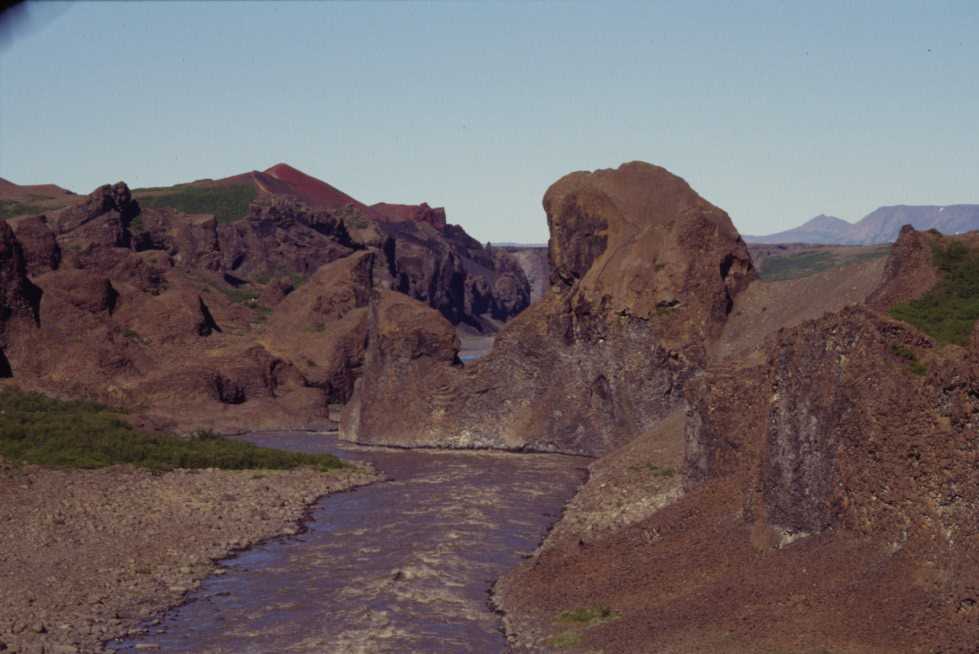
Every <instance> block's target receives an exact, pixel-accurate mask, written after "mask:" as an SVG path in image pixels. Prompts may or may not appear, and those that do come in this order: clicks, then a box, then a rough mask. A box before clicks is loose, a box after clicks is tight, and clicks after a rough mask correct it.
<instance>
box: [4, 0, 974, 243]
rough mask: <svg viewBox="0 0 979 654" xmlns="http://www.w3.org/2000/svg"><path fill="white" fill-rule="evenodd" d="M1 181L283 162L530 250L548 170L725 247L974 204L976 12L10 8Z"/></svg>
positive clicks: (854, 7) (687, 5)
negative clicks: (670, 200) (638, 181)
mask: <svg viewBox="0 0 979 654" xmlns="http://www.w3.org/2000/svg"><path fill="white" fill-rule="evenodd" d="M28 9H29V14H30V15H31V16H33V17H34V20H32V21H30V22H19V23H17V24H14V27H15V28H16V29H14V30H13V31H11V30H5V31H4V32H2V38H3V43H2V44H0V176H2V177H4V178H7V179H10V180H12V181H15V182H18V183H21V184H27V183H41V182H55V183H58V184H61V185H63V186H66V187H68V188H71V189H73V190H75V191H78V192H88V191H90V190H91V189H92V188H94V187H95V186H97V185H99V184H101V183H105V182H110V181H116V180H119V179H123V180H125V181H126V182H128V183H129V184H130V185H131V186H146V185H162V184H172V183H176V182H180V181H189V180H193V179H198V178H202V177H223V176H226V175H230V174H234V173H238V172H242V171H245V170H251V169H262V168H266V167H268V166H270V165H272V164H275V163H278V162H280V161H284V162H287V163H290V164H292V165H294V166H296V167H298V168H300V169H302V170H305V171H306V172H308V173H310V174H312V175H315V176H317V177H320V178H322V179H324V180H326V181H328V182H330V183H331V184H333V185H335V186H337V187H338V188H340V189H342V190H344V191H346V192H347V193H349V194H351V195H353V196H354V197H357V198H358V199H360V200H363V201H364V202H367V203H373V202H378V201H382V200H383V201H391V202H421V201H427V202H429V203H431V204H433V205H444V206H445V207H446V209H447V211H448V215H449V219H450V221H452V222H457V223H460V224H462V225H464V226H465V227H466V228H467V230H469V231H470V232H471V233H473V235H475V236H476V237H477V238H480V239H481V240H495V241H522V242H537V241H544V240H546V238H547V228H546V222H545V217H544V213H543V210H542V209H541V206H540V201H541V197H542V195H543V193H544V191H545V190H546V189H547V187H548V185H549V184H551V183H552V182H553V181H554V180H556V179H557V178H558V177H560V176H561V175H563V174H565V173H568V172H570V171H572V170H581V169H595V168H606V167H610V166H616V165H618V164H620V163H622V162H624V161H630V160H634V159H642V160H646V161H650V162H653V163H657V164H660V165H663V166H666V167H667V168H669V169H670V170H672V171H673V172H675V173H676V174H678V175H681V176H682V177H684V178H685V179H687V181H689V182H690V183H691V184H692V185H693V186H694V188H696V189H697V190H698V191H699V192H700V193H701V195H703V196H704V197H706V198H707V199H708V200H710V201H711V202H713V203H715V204H717V205H719V206H720V207H722V208H724V209H725V210H727V211H728V213H730V214H731V217H732V218H733V219H734V221H735V224H736V225H737V226H738V228H739V229H741V231H742V232H745V233H768V232H773V231H778V230H780V229H785V228H788V227H792V226H795V225H797V224H799V223H801V222H803V221H804V220H806V219H807V218H810V217H812V216H813V215H815V214H818V213H829V214H834V215H838V216H841V217H843V218H847V219H850V220H856V219H859V218H860V217H862V216H863V215H864V214H866V213H868V212H869V211H871V210H872V209H874V208H875V207H877V206H879V205H883V204H899V203H906V204H925V203H935V204H951V203H961V202H979V82H977V80H979V39H977V37H976V35H977V34H979V2H975V1H973V0H964V1H961V2H941V1H934V2H915V3H907V2H896V1H894V2H870V1H868V2H847V3H837V2H820V3H812V2H762V1H755V2H753V1H748V0H746V1H744V2H731V3H728V2H721V1H719V0H718V1H714V2H703V3H700V2H644V3H635V4H632V3H622V4H618V3H613V4H605V3H602V4H599V3H597V2H596V3H571V2H569V3H534V4H524V3H492V4H483V3H424V4H412V3H407V2H398V3H393V4H389V3H380V2H377V3H363V2H350V3H326V2H317V3H301V2H282V3H263V2H257V1H256V2H246V3H241V4H239V3H233V2H213V3H195V2H173V3H168V2H131V3H121V2H107V3H78V4H73V5H71V6H67V7H58V6H56V5H53V4H46V5H40V6H33V7H29V8H28Z"/></svg>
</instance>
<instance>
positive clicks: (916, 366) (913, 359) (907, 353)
mask: <svg viewBox="0 0 979 654" xmlns="http://www.w3.org/2000/svg"><path fill="white" fill-rule="evenodd" d="M891 354H893V355H895V356H897V357H900V358H901V359H904V360H905V361H906V362H907V363H908V365H909V366H910V367H911V372H913V373H914V374H916V375H924V374H926V373H927V372H928V366H926V365H925V364H923V363H921V362H920V361H918V355H916V354H915V353H914V351H913V350H911V349H910V348H908V347H906V346H904V345H901V344H900V343H894V344H893V345H891Z"/></svg>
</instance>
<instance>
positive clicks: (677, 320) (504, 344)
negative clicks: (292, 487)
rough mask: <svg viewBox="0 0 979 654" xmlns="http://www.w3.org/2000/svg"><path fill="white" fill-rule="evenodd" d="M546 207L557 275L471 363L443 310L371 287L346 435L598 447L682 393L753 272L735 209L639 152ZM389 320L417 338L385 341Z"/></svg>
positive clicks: (547, 199) (662, 410)
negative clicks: (463, 359)
mask: <svg viewBox="0 0 979 654" xmlns="http://www.w3.org/2000/svg"><path fill="white" fill-rule="evenodd" d="M544 208H545V211H546V212H547V215H548V224H549V227H550V229H551V240H550V243H549V259H550V262H551V268H552V270H553V271H554V272H553V280H552V281H553V282H554V284H555V286H556V288H555V289H554V291H553V292H552V293H550V294H548V295H547V296H545V297H544V299H543V300H541V301H540V302H538V303H537V304H535V305H534V306H532V307H531V308H530V309H528V310H527V311H525V312H524V313H523V314H521V315H520V316H519V317H518V318H517V319H516V320H514V321H513V322H512V323H510V324H509V325H507V327H506V328H504V329H503V330H502V331H501V332H500V334H499V335H498V337H497V341H496V344H495V346H494V349H493V351H492V352H491V353H490V354H489V355H488V356H486V357H484V358H483V359H480V360H479V361H477V362H475V363H474V364H472V365H470V366H465V367H463V366H462V365H460V363H459V361H458V359H457V357H456V350H455V349H454V348H457V347H458V345H457V344H456V343H455V342H454V341H452V340H451V339H449V338H448V336H447V334H448V331H447V326H446V325H443V324H441V318H440V317H439V316H438V315H437V314H435V313H434V312H428V313H426V312H424V311H422V310H421V309H420V308H415V309H411V310H409V309H408V308H406V305H405V303H404V302H403V301H402V300H401V299H400V298H397V299H396V298H393V297H392V296H390V295H380V296H376V297H375V300H374V304H375V307H374V309H373V310H372V320H371V327H370V334H371V336H370V337H369V345H368V355H367V361H366V364H365V368H364V377H363V380H362V382H361V383H360V384H359V386H358V391H357V392H356V393H355V401H354V402H353V403H351V405H350V406H349V407H348V409H347V411H346V413H345V419H344V422H343V426H342V430H343V433H344V434H345V435H346V436H347V437H350V438H356V439H358V440H360V441H361V442H372V443H395V444H407V445H444V446H452V447H505V448H532V449H539V450H559V451H568V452H578V453H593V454H594V453H602V452H605V451H608V450H609V449H610V448H612V447H614V446H616V445H618V444H621V443H623V442H626V441H628V440H629V439H630V438H631V437H633V436H634V435H635V434H637V433H640V432H641V431H644V430H645V428H646V426H647V425H648V424H649V423H650V422H652V421H654V420H655V419H656V418H658V417H662V416H664V415H666V414H667V413H669V412H670V411H671V410H672V409H673V408H675V407H676V406H677V403H678V402H680V401H681V398H682V389H683V387H684V385H685V384H686V383H687V381H688V380H689V379H690V378H691V377H692V376H693V375H694V374H695V373H696V371H697V370H699V369H700V368H701V367H702V366H703V365H704V362H705V356H706V355H705V344H706V342H707V341H708V340H709V339H711V338H714V337H716V335H717V334H718V333H719V330H720V328H721V327H722V326H723V323H724V321H725V320H726V318H727V315H728V313H729V312H730V311H731V308H732V306H733V304H734V302H735V298H736V297H737V295H738V293H739V292H740V291H741V290H742V289H743V288H744V287H745V286H746V285H747V283H748V282H749V281H750V280H751V279H752V277H753V270H752V266H751V260H750V258H749V256H748V254H747V250H746V249H745V245H744V243H743V242H742V241H741V239H740V238H739V237H738V235H737V232H736V231H735V230H734V227H733V226H732V225H731V221H730V219H729V218H728V216H727V214H725V213H724V212H723V211H722V210H720V209H718V208H717V207H715V206H713V205H711V204H710V203H708V202H707V201H706V200H704V199H702V198H701V197H700V196H698V195H697V194H696V193H695V192H694V191H693V190H692V189H691V188H690V186H689V185H688V184H687V183H686V182H684V181H683V180H682V179H680V178H679V177H676V176H674V175H672V174H671V173H669V172H668V171H666V170H665V169H663V168H660V167H657V166H652V165H649V164H645V163H638V162H636V163H631V164H625V165H623V166H621V167H620V168H618V169H615V170H600V171H596V172H593V173H586V172H580V173H572V174H571V175H568V176H566V177H564V178H562V179H561V180H559V181H558V182H556V183H555V184H554V185H553V186H552V187H551V188H550V189H549V190H548V191H547V193H546V194H545V196H544ZM401 316H403V317H404V318H405V320H404V322H403V323H399V317H401ZM394 332H397V333H399V334H400V338H399V339H398V342H403V343H408V344H414V346H410V347H404V346H399V347H398V348H396V349H389V348H390V344H391V343H392V342H393V340H392V339H385V338H381V337H379V336H380V335H381V334H384V333H394ZM435 346H438V347H437V348H436V347H435ZM392 370H396V371H397V373H396V374H395V373H392V372H391V371H392ZM422 379H424V380H425V382H424V383H422V382H421V380H422ZM415 380H418V381H417V382H416V381H415ZM409 407H410V408H409Z"/></svg>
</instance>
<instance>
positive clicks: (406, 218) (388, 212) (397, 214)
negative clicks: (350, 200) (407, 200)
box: [370, 202, 447, 231]
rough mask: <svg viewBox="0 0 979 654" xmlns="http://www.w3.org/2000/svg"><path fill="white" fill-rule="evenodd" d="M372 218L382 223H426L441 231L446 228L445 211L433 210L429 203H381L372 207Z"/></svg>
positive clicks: (440, 209) (441, 209) (440, 208)
mask: <svg viewBox="0 0 979 654" xmlns="http://www.w3.org/2000/svg"><path fill="white" fill-rule="evenodd" d="M370 212H371V216H372V217H374V218H376V219H377V220H380V221H381V222H386V223H387V222H394V223H401V222H416V223H426V224H428V225H431V226H432V227H434V228H435V229H437V230H439V231H441V230H443V229H445V227H446V224H447V223H446V220H445V209H443V208H442V207H437V208H435V209H433V208H432V207H430V206H428V204H427V203H425V202H422V203H421V204H390V203H388V202H379V203H377V204H372V205H371V206H370Z"/></svg>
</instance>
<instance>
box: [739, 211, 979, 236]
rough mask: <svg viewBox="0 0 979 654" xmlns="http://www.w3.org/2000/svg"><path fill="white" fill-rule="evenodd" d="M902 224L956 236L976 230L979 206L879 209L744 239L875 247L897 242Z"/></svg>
mask: <svg viewBox="0 0 979 654" xmlns="http://www.w3.org/2000/svg"><path fill="white" fill-rule="evenodd" d="M903 225H912V226H913V227H914V228H915V229H937V230H938V231H940V232H942V233H943V234H958V233H960V232H968V231H972V230H974V229H979V204H950V205H947V206H909V205H903V204H899V205H895V206H891V207H880V208H879V209H875V210H874V211H872V212H870V213H869V214H867V215H866V216H865V217H864V218H863V219H862V220H860V221H859V222H856V223H850V222H847V221H845V220H843V219H842V218H837V217H835V216H826V215H822V214H821V215H819V216H816V217H815V218H813V219H812V220H809V221H808V222H806V223H804V224H802V225H800V226H799V227H796V228H795V229H789V230H786V231H784V232H778V233H777V234H769V235H767V236H747V235H746V236H745V237H744V240H745V241H747V242H749V243H819V244H827V245H875V244H878V243H892V242H893V241H895V240H897V236H898V233H899V232H900V231H901V227H902V226H903Z"/></svg>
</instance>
